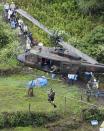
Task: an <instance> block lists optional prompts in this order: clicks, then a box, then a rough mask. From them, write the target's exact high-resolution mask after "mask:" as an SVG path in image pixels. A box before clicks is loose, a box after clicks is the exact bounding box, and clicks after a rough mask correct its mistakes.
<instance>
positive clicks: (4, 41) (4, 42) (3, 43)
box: [0, 23, 9, 48]
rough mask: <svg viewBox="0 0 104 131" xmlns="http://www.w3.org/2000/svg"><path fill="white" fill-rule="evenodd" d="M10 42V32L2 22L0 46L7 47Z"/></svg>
mask: <svg viewBox="0 0 104 131" xmlns="http://www.w3.org/2000/svg"><path fill="white" fill-rule="evenodd" d="M8 43H9V37H8V34H7V33H5V31H4V29H3V27H2V24H1V23H0V48H3V47H6V45H7V44H8Z"/></svg>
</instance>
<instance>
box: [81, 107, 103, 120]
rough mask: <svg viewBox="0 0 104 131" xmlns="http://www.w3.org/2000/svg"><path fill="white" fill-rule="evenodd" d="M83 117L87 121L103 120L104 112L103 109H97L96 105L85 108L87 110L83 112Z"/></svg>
mask: <svg viewBox="0 0 104 131" xmlns="http://www.w3.org/2000/svg"><path fill="white" fill-rule="evenodd" d="M83 118H84V120H87V121H91V120H98V121H102V120H103V118H104V112H103V111H102V110H99V109H97V108H96V107H93V108H90V109H85V111H84V112H83Z"/></svg>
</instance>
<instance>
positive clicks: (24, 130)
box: [0, 127, 48, 131]
mask: <svg viewBox="0 0 104 131" xmlns="http://www.w3.org/2000/svg"><path fill="white" fill-rule="evenodd" d="M0 131H48V129H46V128H41V127H40V128H32V127H17V128H12V129H3V130H0Z"/></svg>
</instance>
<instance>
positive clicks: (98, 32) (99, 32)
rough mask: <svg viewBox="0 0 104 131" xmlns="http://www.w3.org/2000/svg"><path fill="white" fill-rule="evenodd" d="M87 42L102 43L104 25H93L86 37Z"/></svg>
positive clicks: (103, 39)
mask: <svg viewBox="0 0 104 131" xmlns="http://www.w3.org/2000/svg"><path fill="white" fill-rule="evenodd" d="M87 42H88V43H89V44H104V26H101V25H99V26H97V27H95V28H94V29H93V30H92V31H91V33H90V34H89V36H88V38H87Z"/></svg>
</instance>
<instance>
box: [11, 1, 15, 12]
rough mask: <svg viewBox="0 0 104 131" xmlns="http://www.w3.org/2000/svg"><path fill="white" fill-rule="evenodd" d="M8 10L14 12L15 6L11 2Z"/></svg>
mask: <svg viewBox="0 0 104 131" xmlns="http://www.w3.org/2000/svg"><path fill="white" fill-rule="evenodd" d="M10 9H11V10H12V11H14V10H15V9H16V6H15V4H14V2H12V3H11V4H10Z"/></svg>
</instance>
